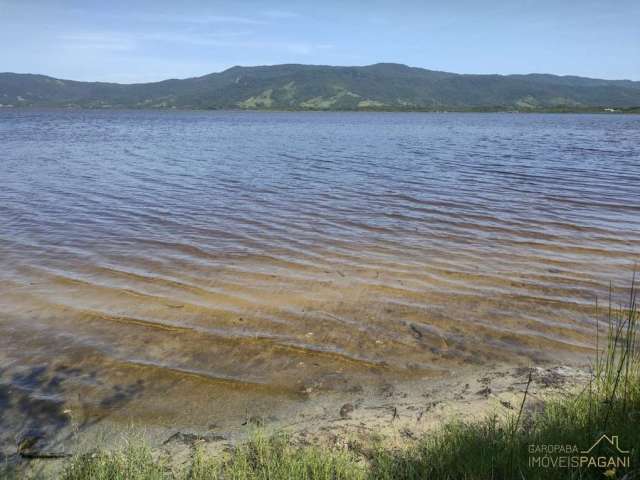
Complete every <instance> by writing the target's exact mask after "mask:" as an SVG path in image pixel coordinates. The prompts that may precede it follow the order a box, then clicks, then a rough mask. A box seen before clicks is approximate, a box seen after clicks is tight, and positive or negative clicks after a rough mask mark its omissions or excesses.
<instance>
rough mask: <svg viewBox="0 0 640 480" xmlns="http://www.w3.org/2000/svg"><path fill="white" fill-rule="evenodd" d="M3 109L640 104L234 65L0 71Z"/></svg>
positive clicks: (606, 89)
mask: <svg viewBox="0 0 640 480" xmlns="http://www.w3.org/2000/svg"><path fill="white" fill-rule="evenodd" d="M0 104H2V105H3V106H14V107H19V106H55V107H89V108H109V107H113V108H195V109H237V108H241V109H266V110H269V109H273V110H371V109H374V110H462V111H465V110H488V111H491V110H497V111H500V110H519V111H584V110H596V111H597V110H604V109H622V110H627V111H628V110H633V109H634V107H635V108H636V109H637V108H638V107H640V82H637V81H629V80H598V79H592V78H584V77H575V76H556V75H546V74H529V75H461V74H455V73H448V72H439V71H433V70H426V69H422V68H412V67H408V66H406V65H399V64H390V63H384V64H383V63H380V64H375V65H369V66H364V67H332V66H320V65H294V64H291V65H273V66H259V67H232V68H230V69H228V70H225V71H223V72H220V73H212V74H209V75H205V76H202V77H196V78H187V79H183V80H165V81H161V82H153V83H140V84H128V85H125V84H117V83H102V82H78V81H72V80H60V79H56V78H52V77H47V76H43V75H31V74H16V73H0Z"/></svg>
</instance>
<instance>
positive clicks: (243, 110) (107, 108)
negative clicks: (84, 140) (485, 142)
mask: <svg viewBox="0 0 640 480" xmlns="http://www.w3.org/2000/svg"><path fill="white" fill-rule="evenodd" d="M3 110H59V111H70V110H71V111H80V110H85V111H141V112H230V113H256V112H258V113H438V114H447V113H491V114H493V113H504V114H515V113H518V114H587V115H638V114H640V107H638V108H624V109H622V108H621V109H616V110H615V111H606V110H605V109H604V108H602V109H595V108H588V109H587V108H585V109H580V110H562V109H540V110H510V109H497V108H496V109H446V110H429V109H391V108H388V109H384V108H360V109H310V108H308V109H303V108H299V109H295V108H291V109H282V108H273V109H269V108H197V107H132V106H124V105H123V106H117V105H116V106H100V107H89V106H75V105H74V106H64V105H0V111H3Z"/></svg>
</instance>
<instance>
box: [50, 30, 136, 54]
mask: <svg viewBox="0 0 640 480" xmlns="http://www.w3.org/2000/svg"><path fill="white" fill-rule="evenodd" d="M58 38H59V39H60V40H61V41H62V45H61V46H62V47H63V48H72V49H78V50H80V49H82V50H111V51H128V50H133V49H134V48H135V41H134V39H133V38H132V37H131V36H130V35H126V34H120V33H115V32H98V33H75V34H64V35H60V36H59V37H58Z"/></svg>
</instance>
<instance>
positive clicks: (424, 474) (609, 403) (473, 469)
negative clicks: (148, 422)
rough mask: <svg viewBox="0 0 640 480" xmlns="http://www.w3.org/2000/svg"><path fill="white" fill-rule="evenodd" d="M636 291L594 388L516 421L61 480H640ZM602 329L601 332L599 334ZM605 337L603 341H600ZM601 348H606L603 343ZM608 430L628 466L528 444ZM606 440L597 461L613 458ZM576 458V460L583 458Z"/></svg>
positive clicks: (78, 461)
mask: <svg viewBox="0 0 640 480" xmlns="http://www.w3.org/2000/svg"><path fill="white" fill-rule="evenodd" d="M636 291H637V290H636V285H635V282H634V283H633V284H632V288H631V293H630V297H629V300H628V305H627V306H626V307H624V308H622V307H621V308H618V309H613V308H612V307H611V300H610V301H609V305H610V306H609V309H608V322H607V325H606V326H604V328H603V327H599V328H598V329H597V333H596V336H597V354H596V357H595V359H594V364H593V375H592V378H591V381H590V382H589V384H588V385H587V386H586V387H585V388H584V389H583V390H582V391H580V392H577V393H574V394H567V395H563V396H558V397H555V398H552V399H550V400H548V401H546V402H545V403H544V408H543V409H542V410H539V411H536V412H530V411H529V410H528V409H527V408H526V405H528V404H529V403H530V402H531V394H530V392H529V385H530V383H531V376H529V382H528V383H527V387H526V389H525V392H524V395H523V400H522V405H521V407H520V409H519V410H517V411H516V413H514V414H512V415H510V416H506V417H505V416H496V415H493V416H487V417H486V418H483V419H481V420H475V421H452V422H449V423H447V424H445V425H443V426H441V427H440V428H439V429H438V430H436V431H434V432H433V433H431V434H428V435H426V436H425V437H423V438H422V439H420V440H419V441H417V442H416V443H415V444H414V445H412V446H410V447H405V448H398V449H390V448H388V447H386V446H385V444H384V440H378V441H375V440H372V441H371V442H370V444H369V445H359V446H358V448H351V449H346V450H332V449H329V448H326V447H319V446H317V447H309V446H306V447H298V446H295V445H294V444H293V443H292V442H291V441H290V440H289V439H288V438H287V437H286V436H284V435H281V434H280V435H275V436H271V437H266V436H265V435H263V434H260V433H258V434H256V435H255V436H254V438H252V439H251V440H250V441H249V442H247V443H246V444H243V445H240V446H238V447H236V448H235V450H234V451H233V452H232V453H231V454H228V455H226V456H221V457H211V456H207V455H206V454H205V453H204V452H203V451H202V450H196V451H195V452H194V454H193V457H192V458H191V460H190V462H189V464H188V465H187V466H185V467H182V468H181V469H179V471H176V468H175V467H173V469H172V468H171V467H170V466H169V464H168V463H165V462H163V461H161V460H160V459H158V458H155V457H154V456H153V454H152V451H151V450H150V449H149V448H148V447H147V446H145V444H144V443H143V442H127V443H126V444H125V445H124V447H123V448H121V449H119V450H117V451H112V452H97V453H93V454H89V455H83V456H78V457H76V458H74V459H73V460H72V461H71V462H70V463H69V464H68V465H67V466H66V468H65V470H64V472H63V474H62V479H63V480H89V479H91V480H147V479H149V480H152V479H153V480H155V479H171V480H175V479H180V480H182V479H184V480H205V479H206V480H214V479H225V480H244V479H247V480H249V479H251V480H254V479H255V480H262V479H264V480H267V479H269V480H285V479H287V480H297V479H303V480H304V479H308V480H325V479H326V480H343V479H344V480H365V479H366V480H369V479H375V480H385V479H416V480H417V479H421V480H425V479H445V480H446V479H452V480H453V479H465V480H476V479H477V480H488V479H545V480H546V479H603V478H607V477H608V478H618V479H624V480H631V479H632V478H640V349H639V348H638V340H639V339H638V336H637V331H638V320H639V316H640V315H639V314H638V310H637V302H636ZM601 330H602V332H601ZM601 337H602V339H601ZM601 344H602V345H601ZM602 434H607V435H610V436H611V435H617V436H618V438H619V442H620V447H621V448H622V449H624V450H629V453H628V455H629V457H630V467H629V468H619V469H618V470H613V469H607V468H597V467H583V468H542V467H540V466H537V465H531V464H530V451H529V449H530V448H531V447H530V446H531V445H534V446H536V445H576V446H577V448H578V449H580V450H582V449H588V448H589V447H590V446H591V445H592V444H593V443H594V442H595V441H596V440H597V439H598V438H599V437H600V436H601V435H602ZM616 453H617V452H616V451H614V450H613V447H611V446H610V445H608V444H606V442H605V443H602V444H600V446H599V447H597V448H596V449H595V450H594V454H595V455H596V456H602V457H605V458H606V457H609V456H611V455H616ZM578 455H580V454H578Z"/></svg>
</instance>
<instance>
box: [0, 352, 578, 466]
mask: <svg viewBox="0 0 640 480" xmlns="http://www.w3.org/2000/svg"><path fill="white" fill-rule="evenodd" d="M529 371H531V372H532V379H533V380H532V384H531V390H530V391H529V395H530V398H532V399H533V400H530V401H529V405H527V409H535V408H538V407H540V405H541V404H542V403H543V402H544V401H545V399H547V398H549V397H557V396H562V395H565V394H567V393H570V392H574V391H576V390H577V389H579V388H580V387H582V386H584V385H586V383H587V381H588V379H589V378H590V369H589V367H588V365H587V364H586V363H585V362H575V363H555V364H554V363H552V362H545V363H544V364H541V365H537V366H532V367H526V366H514V365H511V366H509V365H504V364H503V365H492V366H490V367H489V368H482V367H478V366H474V367H466V368H461V369H459V370H453V371H451V372H450V373H449V374H448V375H446V376H444V377H442V378H427V379H422V380H418V381H409V382H401V383H398V384H391V383H388V384H386V385H385V384H383V385H379V386H376V387H372V388H363V389H361V390H358V391H352V392H330V393H326V392H322V393H315V394H311V395H310V397H309V399H308V400H307V401H306V402H305V403H304V404H303V405H301V406H300V407H299V409H298V410H297V411H295V412H289V415H288V416H286V417H284V416H283V412H276V411H274V412H271V415H269V414H262V415H250V414H247V416H246V418H245V420H244V421H243V422H241V423H240V424H238V425H233V426H227V427H222V426H218V425H215V424H212V425H207V426H205V425H203V426H202V427H200V428H178V427H177V426H176V427H160V426H153V425H149V424H146V425H145V423H144V422H133V421H132V422H129V423H126V422H125V423H122V422H115V423H114V422H111V421H109V419H105V420H104V421H103V422H102V423H101V424H99V425H96V426H95V428H91V429H88V430H85V431H82V430H78V431H75V432H74V433H73V434H72V435H71V436H70V437H68V438H67V440H66V441H65V442H63V443H59V442H57V441H53V442H51V443H50V444H47V443H46V442H45V443H42V445H41V447H39V448H41V450H40V449H38V450H37V451H36V455H35V457H36V458H23V457H22V456H21V455H20V454H19V453H18V451H17V449H16V450H15V453H14V454H13V455H11V454H9V455H6V454H5V455H6V456H5V458H4V459H3V461H4V462H5V463H8V464H11V465H14V466H15V467H16V468H17V470H18V471H19V472H20V473H21V474H22V475H25V476H26V477H27V478H30V477H29V476H33V475H35V474H36V473H38V474H44V475H52V476H54V475H58V474H59V473H60V472H61V471H62V469H63V468H64V467H65V465H67V463H68V457H69V456H78V455H83V454H87V453H91V452H94V451H95V450H96V448H97V449H99V450H101V451H113V450H115V449H117V448H119V447H120V446H121V445H122V442H123V441H125V442H126V441H127V439H128V438H136V439H142V440H143V441H144V443H145V444H148V445H149V446H150V448H151V452H152V454H153V455H154V457H157V458H162V459H164V460H165V461H167V462H169V464H170V465H171V466H172V468H178V469H179V468H183V467H184V466H185V465H187V464H188V462H190V461H191V459H192V458H193V455H194V453H195V451H196V450H200V451H202V452H203V453H205V454H207V455H210V456H212V457H215V458H217V457H220V456H221V455H224V454H225V453H228V452H230V451H233V450H234V449H235V448H237V447H238V446H239V445H243V444H244V443H246V442H247V441H249V440H250V439H251V437H252V435H253V434H254V433H255V432H256V431H261V432H264V433H265V434H266V435H275V434H280V433H284V434H286V435H287V438H288V439H289V440H290V442H291V444H292V445H295V446H299V447H305V446H320V447H326V448H330V449H338V450H344V449H348V448H350V447H349V445H351V444H353V443H354V442H355V443H356V444H363V443H370V442H371V441H372V439H373V440H376V439H377V440H382V441H383V442H384V444H385V446H386V447H391V448H407V447H409V446H411V445H412V444H413V443H414V442H415V441H416V440H417V439H419V438H421V437H423V436H424V435H425V434H428V433H429V432H430V431H434V430H436V429H438V428H440V427H441V426H443V425H445V424H446V423H447V422H450V421H451V420H453V419H456V420H472V419H476V418H481V417H485V416H488V415H491V414H496V415H499V416H506V415H509V414H513V413H514V412H516V411H517V409H518V408H519V406H520V403H521V402H522V396H523V391H524V387H525V385H526V384H527V377H528V374H529ZM74 428H75V427H74V426H73V425H72V426H71V430H72V431H73V430H74ZM5 452H7V450H6V449H5ZM39 455H42V456H47V455H53V456H54V457H55V456H57V455H60V458H37V457H38V456H39Z"/></svg>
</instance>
